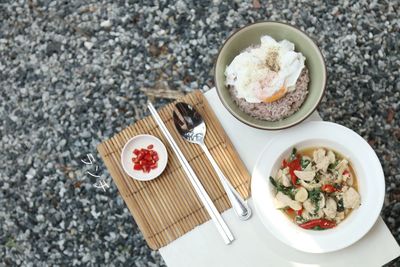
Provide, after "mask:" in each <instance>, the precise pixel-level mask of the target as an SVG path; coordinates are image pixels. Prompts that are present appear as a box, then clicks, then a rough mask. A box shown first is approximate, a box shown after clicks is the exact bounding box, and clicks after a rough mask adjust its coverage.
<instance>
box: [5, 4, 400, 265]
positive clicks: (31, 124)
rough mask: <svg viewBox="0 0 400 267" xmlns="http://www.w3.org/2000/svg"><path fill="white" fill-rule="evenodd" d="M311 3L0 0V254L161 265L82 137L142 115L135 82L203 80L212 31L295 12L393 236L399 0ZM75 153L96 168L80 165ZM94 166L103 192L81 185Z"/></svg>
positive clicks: (327, 115)
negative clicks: (377, 176) (365, 160)
mask: <svg viewBox="0 0 400 267" xmlns="http://www.w3.org/2000/svg"><path fill="white" fill-rule="evenodd" d="M313 2H314V3H313V4H309V3H307V2H306V1H302V2H301V1H281V0H273V1H268V3H265V2H261V4H260V6H259V5H258V4H257V3H253V2H252V1H246V2H240V1H236V2H229V3H223V2H222V1H213V2H209V1H201V2H200V1H194V0H189V1H186V2H185V1H164V0H160V1H138V2H136V1H127V2H126V3H125V2H124V1H111V0H100V1H98V2H94V1H93V2H92V1H78V0H72V1H59V0H55V1H50V0H30V1H27V2H26V1H23V0H20V1H9V2H8V3H5V2H4V0H3V1H0V18H1V23H0V88H1V89H0V114H1V118H2V120H1V121H0V130H1V131H0V133H1V135H0V136H1V141H0V168H1V172H0V188H1V190H0V222H1V228H0V259H1V262H2V263H3V264H2V263H1V262H0V265H5V266H16V265H24V266H46V265H49V266H66V265H68V266H69V265H85V266H87V265H89V266H90V265H92V266H98V265H107V266H121V265H125V266H163V265H164V263H163V261H162V258H161V257H160V255H159V254H158V253H157V252H152V251H150V250H149V248H148V247H147V245H146V243H145V241H144V240H143V237H142V235H141V233H140V232H139V231H138V229H137V226H136V224H135V222H134V221H133V219H132V217H131V215H130V213H129V212H128V210H127V208H126V207H125V205H124V203H123V201H122V199H121V198H120V196H119V195H118V190H117V189H116V187H115V185H114V184H113V183H112V181H111V178H110V177H109V175H108V173H107V170H106V169H105V167H104V165H103V164H102V163H101V161H100V159H99V158H98V154H97V153H96V145H97V144H98V143H99V142H100V141H101V140H104V139H106V138H108V137H110V136H112V135H113V133H115V132H117V131H120V130H121V129H123V128H124V127H126V126H127V125H129V124H131V123H133V122H135V121H136V120H137V119H139V118H141V117H143V116H144V114H145V104H144V103H145V101H146V99H147V97H146V95H145V94H144V92H143V90H142V88H154V87H155V86H160V84H163V85H165V86H167V87H168V88H169V89H170V90H173V92H181V93H184V92H188V91H191V90H193V89H195V88H200V89H202V90H204V91H206V90H208V89H209V88H210V87H212V86H213V84H214V82H213V74H212V67H213V63H214V61H215V58H216V55H217V52H218V48H219V46H220V45H221V43H222V42H223V41H224V40H225V39H226V37H227V36H228V35H229V34H230V33H231V32H232V31H233V30H234V29H237V28H238V27H241V26H244V25H246V24H248V23H251V22H254V21H261V20H276V21H284V22H289V23H291V24H295V25H297V26H298V27H300V28H301V29H303V30H304V31H306V32H307V33H308V34H309V35H310V36H311V37H313V38H314V39H315V40H316V41H317V43H318V44H319V46H320V47H321V49H322V51H323V53H324V55H325V57H326V61H327V67H328V72H329V73H328V76H329V81H328V85H327V94H326V96H325V98H324V100H323V102H322V103H321V105H320V107H319V112H320V114H321V116H322V117H323V119H324V120H328V121H334V122H338V123H341V124H343V125H345V126H347V127H350V128H351V129H353V130H355V131H356V132H358V133H359V134H360V135H362V136H363V137H364V138H365V139H366V140H368V142H369V143H370V144H371V146H372V147H373V148H374V149H375V151H376V152H377V154H378V156H379V158H380V160H381V162H382V164H383V168H384V171H385V174H386V183H387V195H386V200H385V205H384V208H383V211H382V216H383V218H384V220H385V222H386V224H387V225H388V226H389V228H390V230H391V231H392V233H393V235H394V236H395V237H396V239H397V241H398V242H399V241H400V201H399V200H400V174H399V173H400V158H399V154H400V142H399V139H400V126H399V125H400V123H399V120H400V118H399V109H400V107H399V102H400V79H399V77H400V73H399V69H400V60H399V57H398V51H399V28H400V26H399V24H400V23H399V19H398V18H399V5H398V3H397V5H395V3H396V1H392V2H390V1H379V3H378V1H373V2H367V1H365V0H360V1H353V2H349V1H344V2H342V3H340V4H332V3H331V4H328V3H325V1H321V0H320V1H313ZM152 92H153V93H154V94H157V92H156V91H149V92H148V93H152ZM168 101H170V100H168V99H161V98H158V99H157V105H158V106H161V105H164V104H165V103H167V102H168ZM87 153H93V155H94V157H95V158H96V160H97V163H96V164H98V170H97V172H96V174H101V177H100V178H96V177H92V176H90V175H88V174H87V173H86V171H87V170H91V171H93V172H94V171H95V170H92V169H93V168H95V165H92V166H89V165H87V166H86V165H85V164H83V163H82V162H81V159H82V158H85V155H86V154H87ZM101 178H103V179H105V180H106V181H107V182H108V183H109V184H110V188H108V189H107V190H106V191H105V192H104V191H103V190H102V189H99V188H96V187H94V184H95V182H96V181H98V180H99V179H101ZM396 264H397V265H400V260H397V262H396V261H394V262H392V264H391V265H396Z"/></svg>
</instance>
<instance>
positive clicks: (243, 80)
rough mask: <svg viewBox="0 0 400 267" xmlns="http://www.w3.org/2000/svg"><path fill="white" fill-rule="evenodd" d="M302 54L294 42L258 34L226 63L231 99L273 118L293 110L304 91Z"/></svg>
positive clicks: (247, 110)
mask: <svg viewBox="0 0 400 267" xmlns="http://www.w3.org/2000/svg"><path fill="white" fill-rule="evenodd" d="M304 62H305V57H304V56H303V55H302V53H300V52H295V51H294V44H293V43H291V42H289V41H287V40H282V41H280V42H277V41H276V40H274V39H273V38H272V37H270V36H268V35H265V36H263V37H261V44H260V45H258V46H253V47H249V48H247V49H246V50H244V51H243V52H242V53H240V54H239V55H237V56H236V57H235V58H234V59H233V60H232V62H231V63H230V65H229V66H227V67H226V70H225V77H226V81H225V83H226V85H227V86H228V87H229V92H230V94H231V97H232V98H233V100H234V102H235V103H236V104H237V105H238V106H239V108H240V109H241V110H242V111H243V112H245V113H247V114H249V115H251V116H252V117H255V118H258V119H261V120H268V121H277V120H281V119H284V118H286V117H288V116H290V115H292V114H293V113H294V112H296V111H297V110H298V109H299V108H300V106H301V105H302V104H303V102H304V101H305V99H306V97H307V94H308V83H309V74H308V69H307V67H306V66H305V64H304Z"/></svg>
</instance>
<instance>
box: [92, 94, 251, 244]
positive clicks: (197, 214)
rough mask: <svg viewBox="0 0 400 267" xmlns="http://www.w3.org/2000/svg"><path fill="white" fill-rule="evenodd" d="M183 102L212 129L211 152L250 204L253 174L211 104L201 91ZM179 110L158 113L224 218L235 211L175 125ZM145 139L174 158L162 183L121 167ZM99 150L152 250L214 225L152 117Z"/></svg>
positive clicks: (207, 165)
mask: <svg viewBox="0 0 400 267" xmlns="http://www.w3.org/2000/svg"><path fill="white" fill-rule="evenodd" d="M178 101H184V102H186V103H189V104H191V105H193V106H194V107H195V108H196V109H197V110H198V111H199V112H200V113H201V115H202V116H203V117H204V120H205V122H206V125H207V135H206V140H205V142H206V145H207V147H208V148H209V150H210V152H211V154H212V155H213V157H214V159H215V160H216V161H217V163H218V165H219V166H220V168H221V169H222V171H223V172H224V173H225V175H226V176H227V177H228V179H230V181H231V183H232V185H233V186H234V187H235V188H236V189H237V191H238V192H239V193H240V194H241V195H242V196H243V197H244V198H248V197H249V194H250V176H249V173H248V172H247V170H246V168H245V166H244V164H243V162H242V161H241V159H240V158H239V156H238V154H237V153H236V151H235V150H234V147H233V145H232V144H231V142H230V140H229V138H228V137H227V135H226V134H225V132H224V130H223V128H222V127H221V125H220V123H219V122H218V120H217V118H216V116H215V114H214V112H213V111H212V109H211V108H210V106H209V105H208V103H207V100H206V99H205V98H204V96H203V95H202V94H201V93H200V92H199V91H196V92H194V93H191V94H188V95H186V96H185V97H183V98H182V99H180V100H178ZM173 107H174V103H172V104H169V105H167V106H166V107H164V108H162V109H161V110H159V111H158V112H159V114H160V116H161V118H162V120H163V121H164V123H165V124H166V126H167V128H168V130H169V131H170V133H171V135H172V136H173V138H174V139H175V141H176V142H177V144H178V146H179V147H180V149H181V150H182V152H183V153H184V155H185V157H186V159H187V160H188V161H189V163H190V165H191V166H192V168H193V169H194V171H195V173H196V174H197V176H198V177H199V179H200V181H201V183H202V184H203V186H204V187H205V189H206V191H207V192H208V194H209V195H210V197H211V199H212V200H213V202H214V204H215V206H216V207H217V209H218V211H220V212H223V211H225V210H226V209H228V208H230V204H229V202H228V198H227V196H226V193H225V192H224V190H223V188H222V185H221V184H220V182H219V179H218V177H217V176H216V174H215V172H214V170H213V168H212V166H211V164H210V162H209V161H208V160H207V158H206V156H205V154H204V153H203V152H202V150H201V149H200V147H199V146H197V145H195V144H190V143H188V142H186V141H184V140H183V139H182V138H181V137H180V136H179V135H178V133H177V131H176V130H175V126H174V124H173V120H172V110H173ZM143 133H147V134H151V135H154V136H157V137H158V138H160V140H161V141H162V142H163V143H164V144H165V145H166V147H167V151H168V157H169V158H168V164H167V168H166V169H165V171H164V172H163V174H162V175H161V176H160V177H158V178H157V179H155V180H152V181H147V182H140V181H136V180H134V179H132V178H131V177H129V176H128V175H127V174H126V173H125V172H124V171H123V168H122V165H121V162H120V154H121V150H122V148H123V146H124V144H125V143H126V142H127V141H128V140H129V139H130V138H132V137H134V136H135V135H138V134H143ZM97 149H98V151H99V153H100V155H101V157H102V158H103V161H104V163H105V165H106V166H107V169H108V170H109V172H110V174H111V176H112V178H113V180H114V182H115V184H116V185H117V187H118V190H119V192H120V194H121V196H122V198H123V199H124V201H125V203H126V205H127V206H128V208H129V210H130V212H131V214H132V215H133V217H134V219H135V221H136V223H137V225H138V226H139V228H140V230H141V231H142V233H143V235H144V237H145V239H146V241H147V243H148V245H149V246H150V247H151V248H152V249H158V248H160V247H163V246H165V245H167V244H169V243H170V242H172V241H174V240H175V239H177V238H178V237H180V236H182V235H184V234H185V233H187V232H188V231H190V230H192V229H193V228H195V227H196V226H198V225H200V224H202V223H204V222H206V221H208V220H209V219H210V217H209V216H208V214H207V212H206V210H205V209H204V207H203V206H202V204H201V202H200V200H199V199H198V198H197V196H196V193H195V191H194V189H193V188H192V186H191V184H190V182H189V180H188V178H187V177H186V175H185V173H184V171H183V170H182V167H181V165H180V163H179V161H178V159H177V157H176V155H175V154H174V152H173V151H172V150H171V147H170V146H169V144H168V142H167V140H166V139H165V138H164V136H163V134H162V133H161V131H160V129H159V127H158V126H157V125H156V123H155V121H154V120H153V118H152V117H151V116H149V117H146V118H144V119H143V120H140V121H138V122H136V123H135V124H133V125H131V126H129V127H128V128H126V129H125V130H123V131H122V132H120V133H118V134H117V135H115V136H114V137H112V138H111V139H109V140H107V141H104V142H103V143H101V144H99V145H98V147H97Z"/></svg>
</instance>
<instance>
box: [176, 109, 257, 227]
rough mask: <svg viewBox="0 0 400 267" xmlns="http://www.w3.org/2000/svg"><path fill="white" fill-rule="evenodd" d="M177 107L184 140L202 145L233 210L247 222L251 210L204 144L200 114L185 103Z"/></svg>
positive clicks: (180, 129)
mask: <svg viewBox="0 0 400 267" xmlns="http://www.w3.org/2000/svg"><path fill="white" fill-rule="evenodd" d="M175 107H176V110H174V112H173V117H174V123H175V127H176V129H177V130H178V132H179V133H180V135H181V136H182V137H183V138H184V139H186V140H187V141H189V142H191V143H194V144H198V145H200V147H201V148H202V149H203V151H204V153H205V154H206V156H207V158H208V160H209V161H210V162H211V165H212V166H213V168H214V170H215V172H216V173H217V175H218V177H219V179H220V181H221V183H222V186H223V187H224V189H225V191H226V194H227V195H228V198H229V201H230V202H231V204H232V208H233V209H234V211H235V212H236V214H237V215H238V216H239V218H240V219H241V220H247V219H248V218H250V216H251V209H250V208H249V206H248V205H247V204H246V202H244V200H243V199H242V197H241V196H240V195H239V193H238V192H237V191H236V190H235V188H234V187H233V186H232V185H231V183H230V182H229V181H228V179H227V178H226V177H225V175H224V173H223V172H222V171H221V169H220V168H219V167H218V165H217V163H216V162H215V160H214V158H213V157H212V155H211V154H210V151H208V148H207V146H206V145H205V143H204V138H205V135H206V124H205V123H204V120H203V118H202V117H201V115H200V113H198V112H197V110H196V109H194V108H193V107H192V106H191V105H189V104H186V103H183V102H179V103H177V104H176V105H175Z"/></svg>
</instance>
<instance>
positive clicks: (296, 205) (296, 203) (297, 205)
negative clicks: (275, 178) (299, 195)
mask: <svg viewBox="0 0 400 267" xmlns="http://www.w3.org/2000/svg"><path fill="white" fill-rule="evenodd" d="M289 207H291V208H292V209H294V210H301V209H302V208H303V206H302V205H301V203H300V202H299V201H295V200H292V202H290V204H289Z"/></svg>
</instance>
